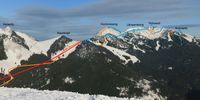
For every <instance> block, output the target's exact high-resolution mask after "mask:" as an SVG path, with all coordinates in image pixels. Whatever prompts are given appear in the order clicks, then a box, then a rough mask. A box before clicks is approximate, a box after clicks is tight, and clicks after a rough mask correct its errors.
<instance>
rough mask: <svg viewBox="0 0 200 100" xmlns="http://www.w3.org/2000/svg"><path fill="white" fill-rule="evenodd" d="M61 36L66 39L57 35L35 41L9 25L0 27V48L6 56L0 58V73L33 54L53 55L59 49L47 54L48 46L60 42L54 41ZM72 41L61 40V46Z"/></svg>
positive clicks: (60, 38)
mask: <svg viewBox="0 0 200 100" xmlns="http://www.w3.org/2000/svg"><path fill="white" fill-rule="evenodd" d="M63 38H64V39H65V40H67V39H68V38H67V37H65V36H58V37H55V38H52V39H49V40H44V41H36V40H35V39H34V38H32V37H30V36H28V35H27V34H25V33H22V32H16V31H14V30H12V29H11V28H10V27H6V28H5V29H0V39H1V40H2V41H3V43H2V44H3V45H2V46H1V47H2V48H3V49H4V50H2V52H5V54H6V57H7V58H5V59H2V60H0V68H1V69H2V70H3V72H1V73H5V74H7V73H8V69H9V68H11V67H15V66H18V65H20V64H21V61H22V60H28V59H29V58H30V56H32V55H34V54H44V55H46V56H49V57H53V56H54V55H55V53H56V52H58V53H59V52H60V50H54V52H49V54H48V51H49V50H50V47H51V46H52V45H53V44H54V45H56V44H60V43H54V42H55V41H59V40H62V39H63ZM74 42H76V41H74V40H71V39H70V41H64V42H62V45H63V47H62V48H64V47H66V46H67V45H70V44H72V43H74ZM68 43H69V44H68ZM55 48H59V47H55ZM71 52H72V51H71ZM71 52H70V53H71ZM68 54H69V53H68ZM68 54H66V55H68ZM64 57H67V56H64ZM38 63H39V62H38Z"/></svg>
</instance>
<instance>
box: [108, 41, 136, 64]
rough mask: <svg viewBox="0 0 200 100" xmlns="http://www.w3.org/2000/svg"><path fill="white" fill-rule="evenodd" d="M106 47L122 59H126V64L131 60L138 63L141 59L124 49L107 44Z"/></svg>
mask: <svg viewBox="0 0 200 100" xmlns="http://www.w3.org/2000/svg"><path fill="white" fill-rule="evenodd" d="M104 47H105V48H106V49H108V50H109V51H111V52H112V53H113V54H114V55H116V56H118V57H119V58H120V59H121V60H122V61H124V62H125V63H124V64H127V63H128V62H129V61H132V63H136V62H138V61H139V59H138V58H136V57H135V56H132V55H130V54H128V53H126V52H124V51H122V50H119V49H116V48H113V47H111V46H107V45H104ZM125 56H126V57H129V59H126V57H125Z"/></svg>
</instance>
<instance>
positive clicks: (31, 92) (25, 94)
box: [0, 87, 153, 100]
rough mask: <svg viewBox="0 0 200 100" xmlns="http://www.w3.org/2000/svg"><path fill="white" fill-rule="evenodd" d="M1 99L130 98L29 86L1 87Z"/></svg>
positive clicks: (87, 99)
mask: <svg viewBox="0 0 200 100" xmlns="http://www.w3.org/2000/svg"><path fill="white" fill-rule="evenodd" d="M0 100H130V99H128V98H117V97H109V96H104V95H89V94H79V93H74V92H61V91H48V90H44V91H41V90H35V89H29V88H5V87H1V88H0ZM131 100H135V99H131ZM152 100H153V99H152Z"/></svg>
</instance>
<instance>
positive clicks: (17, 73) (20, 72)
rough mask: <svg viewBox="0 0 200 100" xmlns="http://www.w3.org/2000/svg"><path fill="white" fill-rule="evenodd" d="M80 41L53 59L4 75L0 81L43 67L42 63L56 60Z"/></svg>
mask: <svg viewBox="0 0 200 100" xmlns="http://www.w3.org/2000/svg"><path fill="white" fill-rule="evenodd" d="M80 43H81V41H78V42H76V43H75V44H73V45H71V46H68V47H66V48H65V49H63V50H62V52H61V53H60V54H58V55H56V56H55V57H53V58H51V59H49V60H46V61H43V62H41V63H38V64H35V66H32V67H30V68H27V69H25V70H21V71H19V72H16V73H14V74H10V75H7V76H5V77H3V78H0V81H2V80H5V79H8V78H11V77H15V76H17V75H19V74H22V73H25V72H28V71H30V70H33V69H35V68H38V67H41V66H42V65H44V63H50V62H52V61H54V59H57V58H59V57H60V56H62V55H63V54H64V53H65V52H67V51H69V50H70V49H72V48H73V47H75V46H77V45H79V44H80ZM22 66H23V65H22ZM16 68H17V67H16Z"/></svg>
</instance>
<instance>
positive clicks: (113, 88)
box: [0, 27, 200, 100]
mask: <svg viewBox="0 0 200 100" xmlns="http://www.w3.org/2000/svg"><path fill="white" fill-rule="evenodd" d="M16 33H17V32H16ZM6 34H8V33H6ZM19 36H21V37H25V36H22V35H20V34H19ZM2 37H5V36H2ZM6 38H7V37H6ZM19 39H21V38H19ZM4 41H5V40H4V38H3V39H2V41H0V44H3V43H4ZM10 41H11V40H10ZM26 41H27V42H26ZM28 41H35V40H34V39H31V38H30V39H28V38H27V37H26V39H24V40H23V39H21V42H16V41H15V42H14V43H15V45H20V47H21V48H23V49H24V50H26V51H27V52H31V53H32V54H33V53H37V54H43V55H34V56H33V55H30V56H29V58H28V59H25V63H27V64H29V63H36V62H38V61H41V59H47V58H49V57H52V56H54V55H56V54H59V52H60V51H61V50H62V49H64V47H67V46H69V45H71V44H74V43H75V41H73V40H71V39H69V38H67V37H63V36H61V37H58V38H55V39H52V40H47V41H42V42H38V41H35V42H30V43H28ZM12 42H13V40H12ZM199 42H200V41H199V39H197V38H196V37H194V36H191V35H189V34H186V33H182V32H179V31H176V30H174V29H166V28H162V27H154V28H152V27H149V28H129V29H127V30H126V31H124V32H120V31H118V30H116V29H114V28H111V27H108V28H103V29H101V30H100V31H99V32H97V35H96V36H94V37H92V38H90V39H88V40H83V41H82V42H81V44H80V45H78V46H77V47H75V48H73V49H71V50H70V51H69V52H67V53H66V54H65V55H64V56H62V59H59V60H57V61H55V62H54V63H52V64H49V65H44V66H43V67H38V68H37V69H34V70H31V71H30V72H27V73H23V75H19V76H16V77H17V78H16V79H14V80H13V81H12V82H11V83H9V84H8V87H28V88H36V89H42V90H46V89H48V90H60V91H73V92H79V93H90V94H104V95H109V96H120V97H137V98H138V97H140V98H143V97H148V98H149V99H150V100H154V99H158V100H163V99H169V100H171V99H172V100H174V99H175V100H179V99H187V98H190V96H191V95H192V96H193V97H195V96H198V95H197V94H198V93H197V94H196V90H197V92H198V90H200V87H199V85H197V84H200V80H199V78H200V77H199V75H200V67H199V65H200V63H199V62H200V59H199V57H200V52H199V51H200V45H199ZM31 43H32V44H31ZM40 46H41V47H40ZM5 48H8V47H5V46H2V48H0V50H2V51H5V50H4V49H5ZM34 48H35V49H37V48H39V49H37V50H34ZM13 50H15V49H13ZM6 52H7V51H5V54H6V55H7V53H6ZM27 54H28V53H27ZM5 58H6V57H1V59H5ZM20 70H22V68H18V69H16V70H14V71H13V72H17V71H20ZM24 80H26V81H24Z"/></svg>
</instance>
